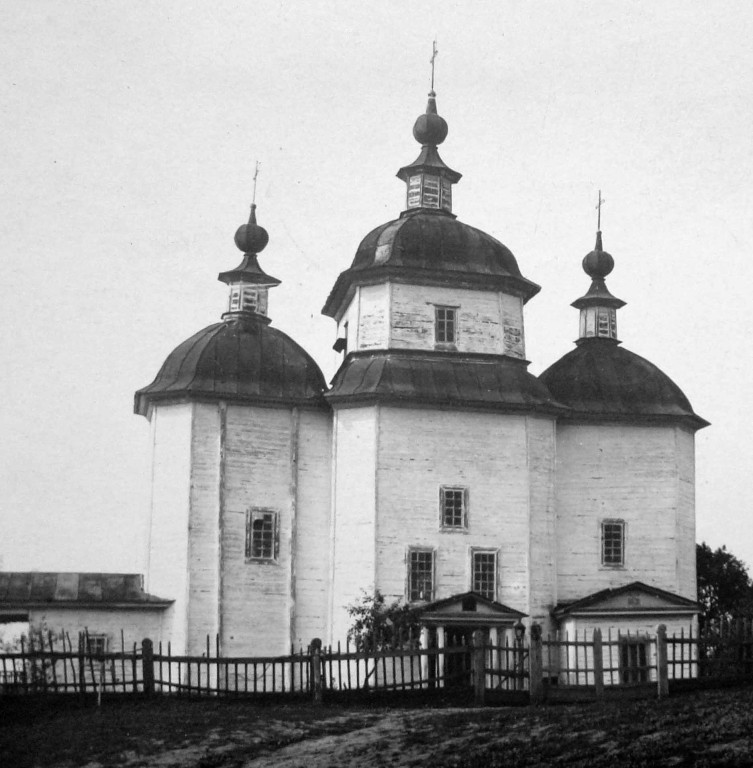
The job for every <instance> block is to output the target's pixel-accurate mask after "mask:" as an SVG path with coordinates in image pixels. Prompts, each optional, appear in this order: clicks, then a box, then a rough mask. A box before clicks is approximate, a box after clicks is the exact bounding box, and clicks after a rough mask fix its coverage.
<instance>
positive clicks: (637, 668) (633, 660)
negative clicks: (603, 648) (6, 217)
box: [620, 636, 649, 683]
mask: <svg viewBox="0 0 753 768" xmlns="http://www.w3.org/2000/svg"><path fill="white" fill-rule="evenodd" d="M648 672H649V670H648V640H647V639H646V638H636V637H630V636H628V637H620V682H622V683H647V682H648Z"/></svg>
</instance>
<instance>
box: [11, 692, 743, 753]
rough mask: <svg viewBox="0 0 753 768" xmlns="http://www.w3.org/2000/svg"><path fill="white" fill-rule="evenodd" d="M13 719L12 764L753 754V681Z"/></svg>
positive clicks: (14, 705)
mask: <svg viewBox="0 0 753 768" xmlns="http://www.w3.org/2000/svg"><path fill="white" fill-rule="evenodd" d="M0 718H2V719H1V720H0V722H1V723H2V725H1V726H0V764H2V765H4V766H6V765H7V766H9V768H10V767H11V766H12V767H14V768H27V767H28V768H31V767H32V766H71V767H72V766H85V765H88V766H91V767H92V768H93V766H96V765H100V766H128V767H129V768H132V767H135V766H151V765H155V764H157V763H159V765H161V766H176V767H177V766H180V767H181V768H187V767H188V766H196V768H217V767H221V768H240V766H245V765H247V764H248V763H249V761H253V760H254V759H257V760H258V761H259V764H260V765H278V764H279V765H285V766H306V768H319V767H320V766H321V767H322V768H324V767H326V768H329V767H330V766H347V765H354V766H359V768H360V767H361V766H364V767H366V766H388V765H389V766H393V765H401V766H424V765H431V766H434V767H435V768H439V767H442V766H447V767H448V768H450V767H453V766H455V767H457V768H466V767H467V766H484V767H485V768H486V767H487V766H488V767H489V768H495V767H496V766H503V765H504V766H510V765H512V766H516V768H517V767H518V766H534V765H537V766H549V765H584V766H588V768H599V767H600V766H609V767H610V768H614V767H615V766H661V765H668V766H669V765H680V766H684V765H695V766H699V767H702V766H750V765H753V689H750V688H744V689H727V690H723V691H718V690H717V691H701V692H695V693H686V694H683V695H678V696H675V697H672V698H670V699H667V700H664V701H655V700H641V701H623V702H609V703H606V704H602V705H597V704H578V705H553V706H546V707H539V708H500V709H494V708H486V709H460V708H450V709H427V708H420V707H416V708H411V709H405V708H403V709H396V708H386V707H385V708H378V709H375V708H367V707H350V708H345V707H339V706H338V707H333V706H324V707H320V708H315V707H313V706H311V705H309V704H299V705H284V706H283V705H274V706H259V705H252V704H249V703H246V702H243V701H230V700H216V699H215V700H207V699H203V700H192V701H189V700H185V699H176V698H156V699H153V700H151V701H147V700H136V699H132V698H125V697H122V698H119V699H114V700H112V699H111V700H108V701H105V702H103V705H102V707H101V708H99V709H98V708H96V707H95V706H93V705H91V704H85V705H84V704H81V703H76V702H73V703H68V702H60V701H57V702H44V703H41V704H40V703H39V702H34V701H32V700H28V699H26V700H25V699H16V700H15V701H11V700H5V701H2V702H0ZM251 764H252V765H253V764H255V763H251Z"/></svg>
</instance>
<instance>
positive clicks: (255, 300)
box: [217, 203, 280, 322]
mask: <svg viewBox="0 0 753 768" xmlns="http://www.w3.org/2000/svg"><path fill="white" fill-rule="evenodd" d="M268 242H269V235H268V234H267V230H266V229H264V227H260V226H259V225H258V224H257V223H256V203H252V205H251V215H250V216H249V219H248V223H247V224H242V225H241V226H240V227H238V230H237V232H236V233H235V244H236V245H237V246H238V248H239V249H240V250H241V251H243V260H242V261H241V263H240V264H239V265H238V266H237V267H236V268H235V269H231V270H230V271H228V272H221V273H220V274H219V276H218V277H217V279H218V280H220V281H221V282H223V283H226V284H227V285H228V286H229V288H230V292H229V296H228V307H227V312H225V313H224V314H223V315H222V319H223V320H227V319H234V318H244V317H245V318H248V319H257V320H264V321H266V322H269V319H268V317H267V308H268V294H269V289H270V288H274V286H276V285H279V284H280V281H279V280H278V279H277V278H276V277H272V276H271V275H268V274H267V273H266V272H265V271H264V270H263V269H262V268H261V267H260V266H259V259H258V255H259V253H261V251H263V250H264V248H265V247H266V245H267V243H268Z"/></svg>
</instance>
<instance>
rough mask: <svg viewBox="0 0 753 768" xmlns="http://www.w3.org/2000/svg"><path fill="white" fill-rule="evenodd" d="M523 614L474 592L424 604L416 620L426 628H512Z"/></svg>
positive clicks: (523, 616)
mask: <svg viewBox="0 0 753 768" xmlns="http://www.w3.org/2000/svg"><path fill="white" fill-rule="evenodd" d="M526 615H527V614H525V613H522V612H521V611H516V610H515V609H514V608H510V607H509V606H507V605H503V604H502V603H498V602H497V601H496V600H489V599H488V598H486V597H483V596H482V595H480V594H478V593H477V592H463V593H461V594H458V595H452V596H451V597H446V598H444V599H442V600H435V601H434V602H432V603H428V604H427V605H425V606H424V607H423V608H421V609H420V610H419V611H418V616H417V618H418V619H419V621H421V622H422V623H423V624H426V625H427V626H447V625H450V624H454V625H462V626H479V627H481V626H489V625H495V626H513V625H514V624H515V623H517V622H518V621H520V619H522V618H525V616H526Z"/></svg>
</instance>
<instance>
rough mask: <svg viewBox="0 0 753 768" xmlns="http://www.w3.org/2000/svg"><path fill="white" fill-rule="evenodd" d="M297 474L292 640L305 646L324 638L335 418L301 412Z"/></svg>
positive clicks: (328, 577)
mask: <svg viewBox="0 0 753 768" xmlns="http://www.w3.org/2000/svg"><path fill="white" fill-rule="evenodd" d="M297 454H298V455H297V474H296V497H297V504H296V531H295V537H294V539H293V541H292V546H293V549H294V552H295V562H294V567H293V578H294V593H295V622H294V627H293V637H292V640H293V642H294V645H295V646H296V647H298V646H303V647H304V648H305V647H306V646H307V645H308V644H309V643H310V642H311V640H312V638H314V637H320V638H323V635H324V634H325V629H326V627H327V609H328V603H329V600H328V597H329V589H330V540H329V526H330V509H331V486H332V474H331V467H332V415H331V414H330V413H328V412H327V413H322V412H321V411H305V410H302V411H301V412H300V421H299V438H298V452H297Z"/></svg>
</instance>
